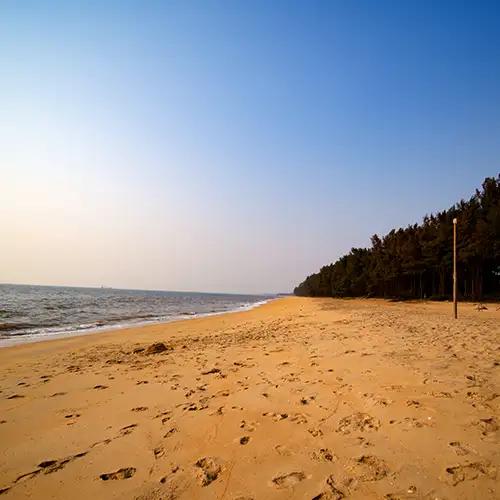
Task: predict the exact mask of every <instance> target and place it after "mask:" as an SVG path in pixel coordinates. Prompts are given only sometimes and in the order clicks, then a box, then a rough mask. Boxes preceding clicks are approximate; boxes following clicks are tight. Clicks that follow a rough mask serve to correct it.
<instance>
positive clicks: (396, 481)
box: [0, 298, 500, 500]
mask: <svg viewBox="0 0 500 500" xmlns="http://www.w3.org/2000/svg"><path fill="white" fill-rule="evenodd" d="M460 314H461V317H460V319H459V320H458V321H454V320H453V319H452V318H451V307H450V305H449V304H434V303H432V304H431V303H429V304H421V303H418V304H417V303H415V304H413V303H389V302H384V301H379V300H370V301H368V300H330V299H302V298H286V299H280V300H278V301H275V302H272V303H270V304H267V305H265V306H262V307H260V308H258V309H255V310H253V311H249V312H245V313H237V314H228V315H223V316H216V317H210V318H202V319H196V320H191V321H183V322H177V323H171V324H166V325H155V326H148V327H143V328H136V329H129V330H122V331H115V332H110V333H105V334H96V335H89V336H85V337H78V338H69V339H63V340H56V341H50V342H42V343H38V344H30V345H22V346H16V347H12V348H5V349H1V350H0V442H1V444H2V446H1V450H0V493H1V494H2V496H3V498H5V499H8V498H60V499H68V498H71V499H74V500H76V499H80V498H81V499H88V498H106V499H108V498H120V499H123V498H125V499H127V498H138V499H167V498H186V499H187V498H219V499H222V498H225V499H240V500H243V499H267V498H276V499H280V498H281V499H285V498H308V499H313V498H314V499H341V498H386V499H411V498H429V499H430V498H439V499H444V498H448V499H450V498H462V499H466V498H478V499H488V498H492V499H493V498H498V495H499V480H498V477H499V474H500V472H499V471H498V469H499V466H500V451H499V446H498V426H499V425H500V411H499V408H500V405H499V402H500V397H499V395H500V388H499V375H498V370H499V363H500V360H499V339H500V312H499V311H497V310H496V307H495V306H491V307H489V308H488V309H487V310H483V311H477V310H475V309H474V308H473V306H472V305H463V306H461V309H460Z"/></svg>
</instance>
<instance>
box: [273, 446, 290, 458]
mask: <svg viewBox="0 0 500 500" xmlns="http://www.w3.org/2000/svg"><path fill="white" fill-rule="evenodd" d="M274 449H275V450H276V453H278V455H281V456H283V457H289V456H291V455H292V452H291V450H290V449H289V448H287V447H286V446H285V445H282V444H277V445H276V446H275V447H274Z"/></svg>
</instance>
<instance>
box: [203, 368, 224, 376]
mask: <svg viewBox="0 0 500 500" xmlns="http://www.w3.org/2000/svg"><path fill="white" fill-rule="evenodd" d="M212 373H220V368H210V370H205V371H202V372H201V374H202V375H211V374H212Z"/></svg>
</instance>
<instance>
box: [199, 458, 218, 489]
mask: <svg viewBox="0 0 500 500" xmlns="http://www.w3.org/2000/svg"><path fill="white" fill-rule="evenodd" d="M194 465H195V467H197V468H198V469H199V470H198V473H197V475H198V479H199V481H200V484H201V485H202V486H208V485H209V484H210V483H212V482H214V481H215V480H216V479H217V478H218V477H219V475H220V473H221V472H222V464H221V461H220V460H219V459H218V458H214V457H204V458H200V459H199V460H198V461H197V462H196V463H195V464H194Z"/></svg>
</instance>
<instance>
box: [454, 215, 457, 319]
mask: <svg viewBox="0 0 500 500" xmlns="http://www.w3.org/2000/svg"><path fill="white" fill-rule="evenodd" d="M453 315H454V316H455V319H457V317H458V315H457V219H456V217H455V218H454V219H453Z"/></svg>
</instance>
